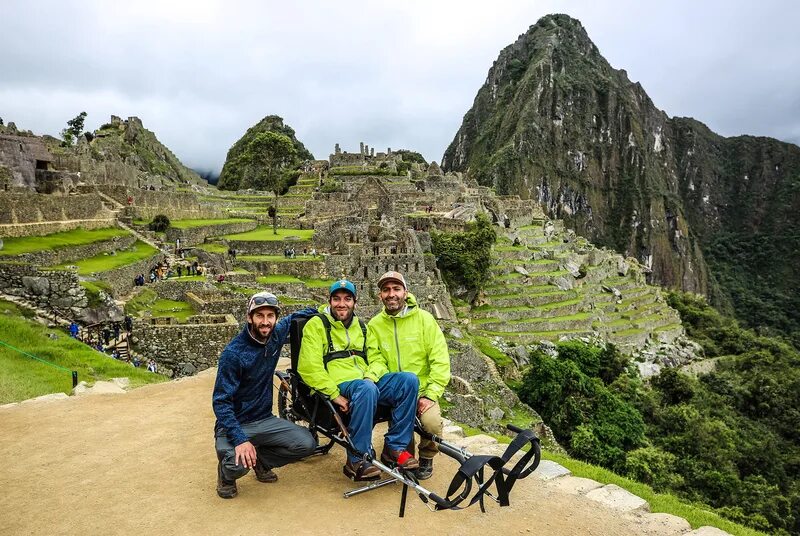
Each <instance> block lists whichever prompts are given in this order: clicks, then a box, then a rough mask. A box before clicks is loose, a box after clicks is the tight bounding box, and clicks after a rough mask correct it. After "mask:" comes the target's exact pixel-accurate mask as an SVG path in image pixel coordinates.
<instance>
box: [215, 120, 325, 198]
mask: <svg viewBox="0 0 800 536" xmlns="http://www.w3.org/2000/svg"><path fill="white" fill-rule="evenodd" d="M261 132H277V133H278V134H283V135H285V136H288V137H289V139H291V140H292V143H293V144H294V148H295V149H296V150H297V156H298V158H300V160H313V159H314V155H312V154H311V153H310V152H309V150H308V149H306V148H305V146H304V145H303V144H302V143H301V142H300V141H299V140H298V139H297V138H296V137H295V133H294V129H293V128H292V127H290V126H289V125H286V124H284V122H283V118H282V117H279V116H277V115H268V116H267V117H265V118H264V119H262V120H261V121H259V122H258V123H256V124H255V125H253V126H252V127H250V128H248V129H247V132H245V133H244V136H242V137H241V138H239V140H238V141H237V142H236V143H234V144H233V146H232V147H231V148H230V149H229V150H228V155H227V156H226V158H225V164H224V165H223V166H222V172H221V173H220V176H219V182H218V183H217V187H218V188H219V189H220V190H238V189H240V188H248V185H247V184H245V181H244V170H243V169H242V167H241V166H240V165H239V156H240V155H241V154H242V153H243V152H244V151H245V147H247V144H248V143H250V141H252V139H253V138H254V137H255V135H256V134H259V133H261Z"/></svg>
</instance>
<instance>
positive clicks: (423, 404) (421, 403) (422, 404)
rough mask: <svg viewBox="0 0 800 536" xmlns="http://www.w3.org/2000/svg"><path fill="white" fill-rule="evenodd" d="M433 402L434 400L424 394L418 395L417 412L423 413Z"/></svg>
mask: <svg viewBox="0 0 800 536" xmlns="http://www.w3.org/2000/svg"><path fill="white" fill-rule="evenodd" d="M435 403H436V402H434V401H433V400H431V399H430V398H425V397H424V396H423V397H420V399H419V400H418V401H417V414H418V415H422V414H423V413H425V412H426V411H428V410H429V409H431V408H432V407H433V405H434V404H435Z"/></svg>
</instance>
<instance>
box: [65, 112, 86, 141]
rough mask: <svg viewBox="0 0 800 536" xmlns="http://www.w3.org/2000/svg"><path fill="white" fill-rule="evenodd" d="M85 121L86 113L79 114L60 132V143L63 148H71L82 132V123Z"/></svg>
mask: <svg viewBox="0 0 800 536" xmlns="http://www.w3.org/2000/svg"><path fill="white" fill-rule="evenodd" d="M85 120H86V112H81V113H79V114H78V115H76V116H75V117H73V118H72V119H70V120H69V121H67V128H65V129H64V130H62V131H61V139H63V140H64V141H63V142H62V143H61V144H62V145H63V146H64V147H72V146H73V145H75V142H76V141H77V140H78V137H80V135H81V132H83V122H84V121H85Z"/></svg>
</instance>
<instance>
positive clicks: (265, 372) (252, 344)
mask: <svg viewBox="0 0 800 536" xmlns="http://www.w3.org/2000/svg"><path fill="white" fill-rule="evenodd" d="M316 312H317V311H316V309H314V308H313V307H306V308H304V309H302V310H301V311H298V312H296V313H292V314H289V315H286V316H284V317H283V318H281V319H280V320H278V321H277V322H276V323H275V327H274V328H273V329H272V333H270V335H269V337H268V338H267V342H266V343H265V344H262V343H260V342H258V341H257V340H255V339H254V338H253V337H252V336H251V335H250V332H249V331H248V330H249V327H250V326H249V324H246V325H245V327H244V329H243V330H242V331H241V332H240V333H239V334H238V335H236V336H235V337H234V338H233V339H232V340H231V342H229V343H228V345H227V346H226V347H225V349H224V350H223V351H222V354H220V356H219V364H218V365H217V367H218V368H217V380H216V382H215V383H214V394H213V397H212V406H213V407H214V414H215V415H216V416H217V422H216V424H215V430H219V429H220V428H222V429H224V430H225V434H226V435H227V436H228V440H230V442H231V444H233V446H234V447H235V446H238V445H241V444H242V443H244V442H245V441H248V439H249V438H248V437H247V434H245V433H244V431H243V430H242V425H243V424H247V423H250V422H255V421H260V420H262V419H266V418H267V417H269V416H270V415H272V376H273V374H275V367H276V366H277V364H278V358H279V357H280V353H281V347H283V345H284V344H286V341H287V339H288V337H289V326H290V325H291V323H292V320H293V319H294V318H306V317H310V316H313V315H314V314H316Z"/></svg>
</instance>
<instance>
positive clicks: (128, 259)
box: [54, 240, 158, 275]
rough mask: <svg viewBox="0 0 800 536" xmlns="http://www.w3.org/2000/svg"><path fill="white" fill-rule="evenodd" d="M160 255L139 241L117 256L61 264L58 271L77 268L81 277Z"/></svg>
mask: <svg viewBox="0 0 800 536" xmlns="http://www.w3.org/2000/svg"><path fill="white" fill-rule="evenodd" d="M156 253H158V250H157V249H156V248H154V247H153V246H151V245H149V244H146V243H144V242H142V241H141V240H139V241H137V242H136V243H135V244H134V245H133V246H131V248H130V249H127V250H121V251H118V252H117V254H116V255H106V254H101V255H95V256H94V257H89V258H88V259H83V260H80V261H77V262H71V263H67V264H60V265H58V266H55V267H54V268H56V269H65V268H66V267H67V266H77V267H78V273H79V274H80V275H89V274H94V273H99V272H105V271H107V270H112V269H114V268H118V267H120V266H127V265H128V264H133V263H134V262H137V261H140V260H142V259H147V258H149V257H152V256H153V255H155V254H156Z"/></svg>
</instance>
